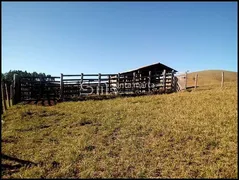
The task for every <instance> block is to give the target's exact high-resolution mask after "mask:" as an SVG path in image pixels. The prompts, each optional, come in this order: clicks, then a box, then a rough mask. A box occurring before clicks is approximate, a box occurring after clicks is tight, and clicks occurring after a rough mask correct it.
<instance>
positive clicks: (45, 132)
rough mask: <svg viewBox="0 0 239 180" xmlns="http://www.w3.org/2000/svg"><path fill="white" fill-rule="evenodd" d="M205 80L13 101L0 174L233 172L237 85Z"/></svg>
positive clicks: (4, 128) (200, 175)
mask: <svg viewBox="0 0 239 180" xmlns="http://www.w3.org/2000/svg"><path fill="white" fill-rule="evenodd" d="M199 81H200V79H199ZM204 87H207V88H203V90H202V89H200V88H199V89H196V90H192V91H191V92H179V93H173V94H165V95H150V96H140V97H130V98H116V99H109V100H102V101H93V100H89V101H82V102H64V103H59V104H57V105H55V106H47V107H44V106H36V105H16V106H13V107H12V108H11V109H9V110H8V111H7V112H6V113H5V114H4V115H3V119H4V124H2V153H3V154H4V155H5V158H4V157H2V167H3V171H2V177H3V178H62V177H69V178H70V177H72V178H92V177H93V178H97V177H104V178H110V177H117V178H120V177H132V178H143V177H149V178H151V177H152V178H153V177H157V178H237V165H238V161H237V153H238V151H237V141H238V137H237V132H238V129H237V123H238V121H237V118H238V109H237V101H238V99H237V84H236V82H235V81H234V82H226V83H225V87H224V88H223V89H221V88H219V87H220V86H219V87H218V85H217V84H216V85H215V86H211V85H210V86H204ZM212 87H213V88H212ZM10 158H18V159H20V160H24V161H31V162H33V163H29V162H28V163H26V162H21V161H20V160H15V161H13V160H11V159H10ZM34 163H35V164H34ZM24 164H27V165H24Z"/></svg>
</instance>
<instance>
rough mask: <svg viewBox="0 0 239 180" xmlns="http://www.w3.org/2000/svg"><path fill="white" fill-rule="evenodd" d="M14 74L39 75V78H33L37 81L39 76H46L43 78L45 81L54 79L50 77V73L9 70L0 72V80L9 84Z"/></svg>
mask: <svg viewBox="0 0 239 180" xmlns="http://www.w3.org/2000/svg"><path fill="white" fill-rule="evenodd" d="M14 74H17V75H18V77H26V76H27V77H39V78H35V79H34V80H36V81H38V80H40V78H41V77H47V78H45V80H46V81H49V80H54V78H52V77H51V75H49V74H48V75H46V74H45V73H37V72H35V71H34V72H32V73H31V72H27V71H22V70H10V71H9V72H6V73H4V74H3V73H2V74H1V81H2V82H5V83H7V84H11V83H12V81H13V76H14Z"/></svg>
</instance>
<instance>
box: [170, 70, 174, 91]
mask: <svg viewBox="0 0 239 180" xmlns="http://www.w3.org/2000/svg"><path fill="white" fill-rule="evenodd" d="M174 91H175V87H174V70H172V75H171V92H174Z"/></svg>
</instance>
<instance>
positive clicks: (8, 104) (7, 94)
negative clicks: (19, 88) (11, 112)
mask: <svg viewBox="0 0 239 180" xmlns="http://www.w3.org/2000/svg"><path fill="white" fill-rule="evenodd" d="M4 86H5V92H6V101H7V102H6V105H7V108H9V107H10V102H9V93H8V90H7V84H6V83H5V84H4Z"/></svg>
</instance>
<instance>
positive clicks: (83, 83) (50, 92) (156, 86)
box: [13, 63, 177, 103]
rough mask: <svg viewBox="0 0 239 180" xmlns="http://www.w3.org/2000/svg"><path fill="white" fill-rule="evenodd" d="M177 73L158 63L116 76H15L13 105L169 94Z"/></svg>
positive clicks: (173, 88) (172, 88) (172, 90)
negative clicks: (103, 97) (101, 96)
mask: <svg viewBox="0 0 239 180" xmlns="http://www.w3.org/2000/svg"><path fill="white" fill-rule="evenodd" d="M176 72H177V71H176V70H174V69H172V68H170V67H168V66H165V65H163V64H161V63H156V64H152V65H149V66H144V67H141V68H138V69H135V70H131V71H126V72H121V73H118V74H101V73H99V74H83V73H81V74H68V75H66V74H61V76H59V77H17V76H14V83H13V88H14V93H13V94H14V102H16V103H17V102H21V101H28V100H29V101H31V100H36V101H37V100H44V99H50V100H54V101H55V100H77V99H80V98H79V97H83V96H95V95H127V94H136V95H137V94H147V93H170V92H175V91H177V88H176V87H177V83H176V81H177V79H176V78H175V76H174V74H175V73H176Z"/></svg>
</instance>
